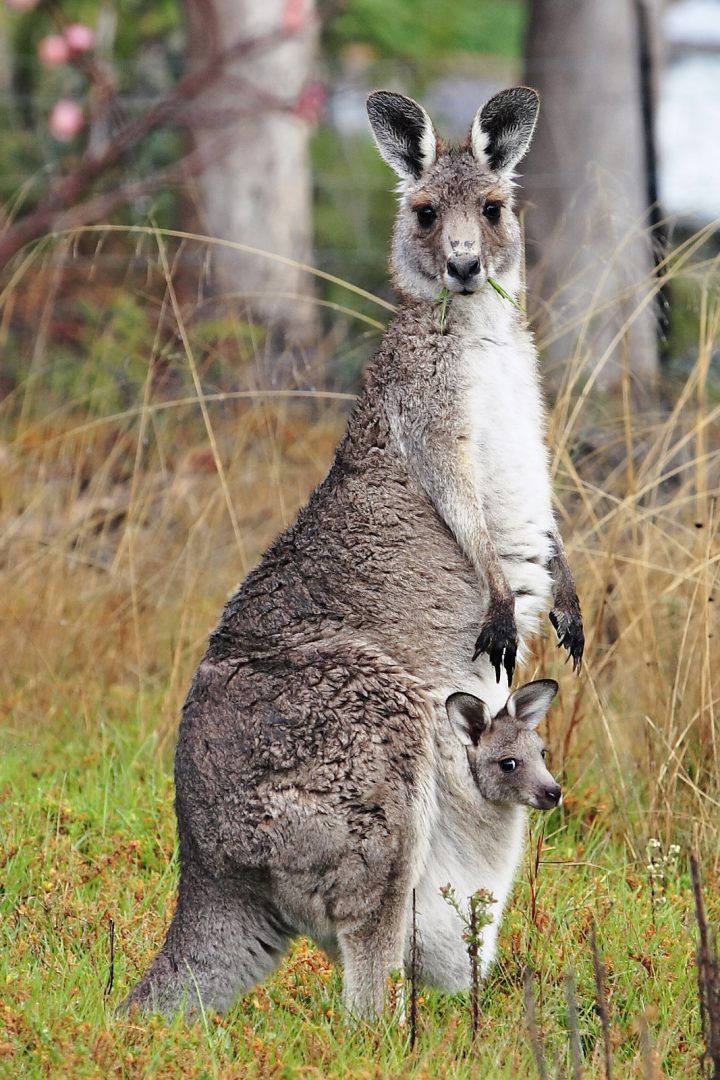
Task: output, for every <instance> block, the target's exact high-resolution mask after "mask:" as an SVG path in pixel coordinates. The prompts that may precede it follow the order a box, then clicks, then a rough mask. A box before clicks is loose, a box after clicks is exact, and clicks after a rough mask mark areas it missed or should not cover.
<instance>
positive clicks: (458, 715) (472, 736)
mask: <svg viewBox="0 0 720 1080" xmlns="http://www.w3.org/2000/svg"><path fill="white" fill-rule="evenodd" d="M445 708H446V709H447V714H448V717H449V718H450V723H451V724H452V726H453V728H454V729H455V732H456V733H457V735H458V738H459V739H460V742H462V743H464V744H465V745H466V746H471V745H472V746H477V744H478V743H479V742H480V736H481V735H482V734H483V732H485V731H489V729H490V725H491V724H492V716H491V715H490V710H489V709H488V707H487V705H486V704H485V702H484V701H481V700H480V698H476V697H474V696H473V695H472V694H451V695H450V697H449V698H448V699H447V701H446V702H445Z"/></svg>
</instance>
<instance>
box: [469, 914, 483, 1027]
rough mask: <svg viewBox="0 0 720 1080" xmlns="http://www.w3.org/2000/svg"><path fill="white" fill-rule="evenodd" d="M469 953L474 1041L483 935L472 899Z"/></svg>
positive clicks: (477, 1017) (478, 1018)
mask: <svg viewBox="0 0 720 1080" xmlns="http://www.w3.org/2000/svg"><path fill="white" fill-rule="evenodd" d="M469 930H470V933H469V940H468V952H469V954H470V1031H471V1036H472V1041H473V1042H475V1040H476V1039H477V1037H478V1031H479V1029H480V972H479V967H478V952H479V951H480V941H481V940H482V935H481V934H478V918H477V905H476V904H474V903H473V897H470V927H469Z"/></svg>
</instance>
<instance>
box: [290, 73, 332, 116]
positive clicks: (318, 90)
mask: <svg viewBox="0 0 720 1080" xmlns="http://www.w3.org/2000/svg"><path fill="white" fill-rule="evenodd" d="M326 99H327V93H326V91H325V87H324V86H323V84H322V83H318V82H314V83H308V84H307V86H306V87H304V88H303V90H302V92H301V94H300V97H299V98H298V99H297V101H296V102H295V105H294V107H293V112H294V113H295V115H296V116H299V117H300V118H301V119H302V120H307V121H308V123H310V124H316V123H317V122H318V120H319V119H320V117H321V116H322V112H323V109H324V108H325V101H326Z"/></svg>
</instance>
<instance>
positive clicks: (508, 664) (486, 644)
mask: <svg viewBox="0 0 720 1080" xmlns="http://www.w3.org/2000/svg"><path fill="white" fill-rule="evenodd" d="M517 650H518V635H517V627H516V626H515V614H514V612H513V603H512V601H510V603H509V604H506V603H504V602H503V603H502V606H500V605H498V606H495V607H494V610H492V609H491V612H490V615H489V617H488V619H487V620H486V622H485V623H484V624H483V626H482V628H481V630H480V634H479V635H478V639H477V641H476V642H475V652H474V653H473V660H477V658H478V656H480V654H481V653H487V655H488V657H489V659H490V663H491V664H492V666H493V668H494V671H495V678H496V679H497V681H498V682H500V672H501V670H502V668H505V672H506V674H507V679H508V686H509V685H510V684H511V683H512V679H513V674H514V672H515V660H516V658H517Z"/></svg>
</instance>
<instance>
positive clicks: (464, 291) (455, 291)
mask: <svg viewBox="0 0 720 1080" xmlns="http://www.w3.org/2000/svg"><path fill="white" fill-rule="evenodd" d="M443 283H444V285H445V288H446V289H447V290H448V292H449V293H452V295H453V296H474V295H475V293H476V292H479V291H480V288H481V287H482V286H483V285H484V284H485V280H484V275H483V274H476V275H475V277H473V278H470V279H469V280H468V281H458V280H457V278H452V277H450V276H449V275H448V274H445V277H444V281H443Z"/></svg>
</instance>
